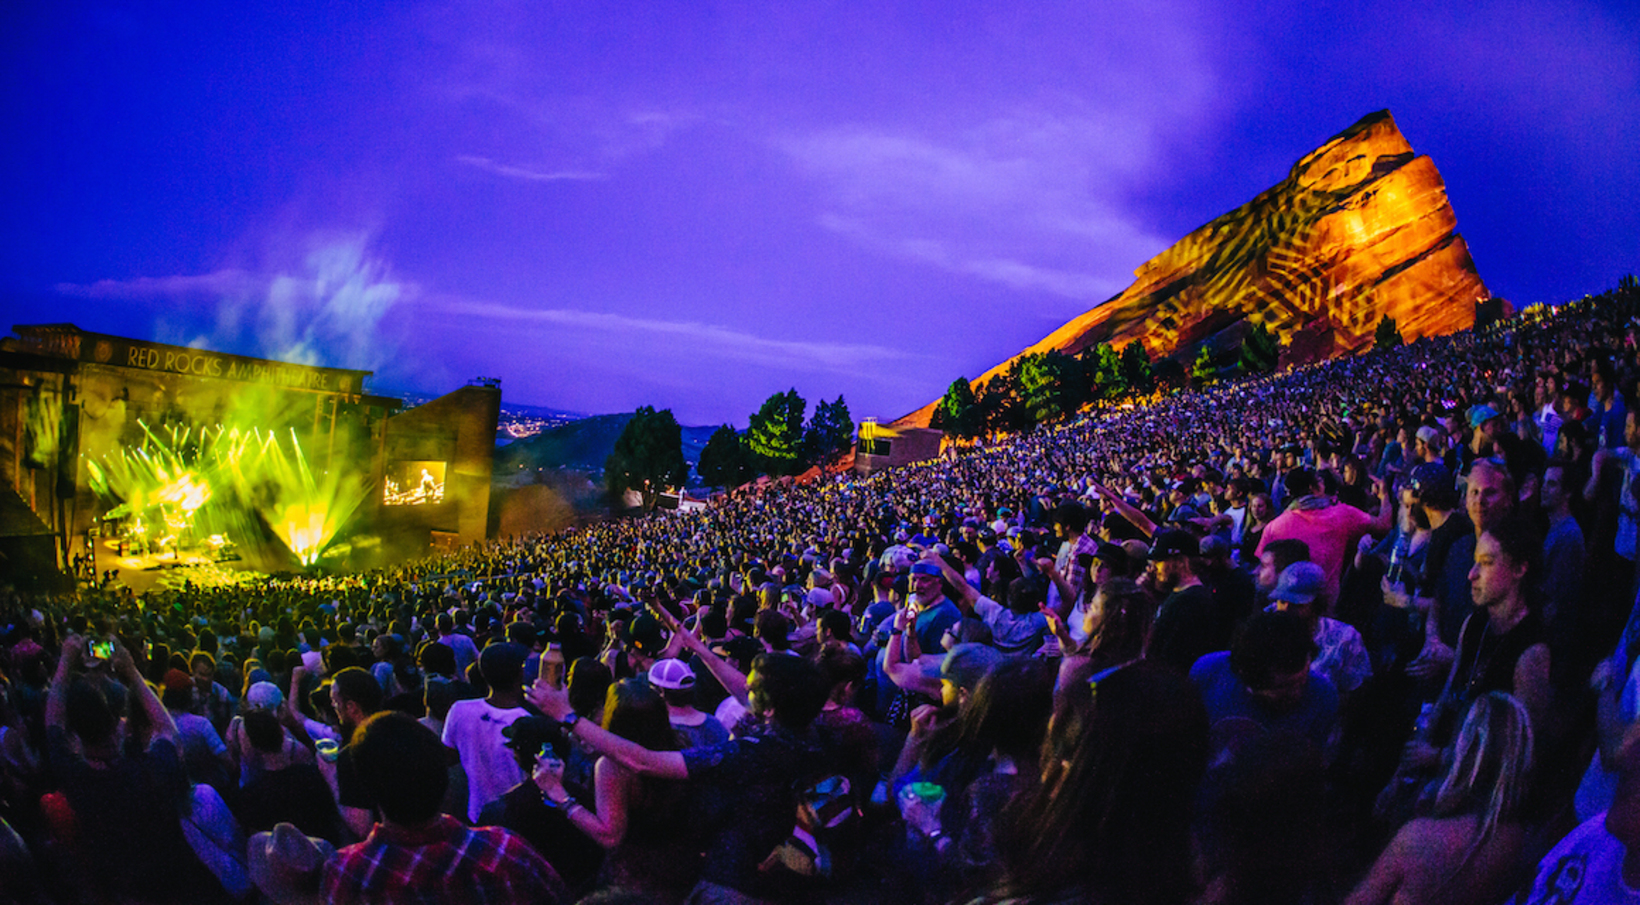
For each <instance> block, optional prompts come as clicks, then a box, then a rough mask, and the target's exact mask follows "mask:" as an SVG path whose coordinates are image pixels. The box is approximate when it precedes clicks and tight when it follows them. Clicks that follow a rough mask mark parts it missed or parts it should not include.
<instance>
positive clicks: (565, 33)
mask: <svg viewBox="0 0 1640 905" xmlns="http://www.w3.org/2000/svg"><path fill="white" fill-rule="evenodd" d="M8 24H10V25H11V26H12V27H10V28H8V29H5V30H4V31H5V35H6V37H5V38H4V39H3V40H5V42H6V45H5V46H6V49H7V51H8V53H6V54H5V55H4V56H5V61H4V62H0V66H3V67H4V69H3V72H4V76H3V79H4V84H5V88H6V90H5V93H4V95H3V97H4V100H3V101H0V103H3V104H4V110H5V114H6V116H7V121H9V122H12V123H14V129H13V133H14V139H13V141H12V142H10V143H8V145H7V147H6V149H5V150H4V151H3V152H0V153H3V154H4V155H5V157H4V161H5V163H6V164H7V167H6V172H7V173H8V179H9V181H10V189H11V191H10V193H9V196H10V197H11V198H12V199H13V203H12V204H10V205H7V206H6V209H5V212H4V214H0V216H4V217H5V218H6V219H5V221H4V222H5V224H6V227H7V234H8V236H10V237H11V241H10V242H8V243H6V245H5V251H4V252H0V255H3V257H0V298H3V299H5V303H4V304H5V306H6V315H7V316H8V317H10V318H11V319H10V320H9V321H8V322H7V323H6V324H5V325H3V326H7V327H9V326H10V325H12V324H27V323H47V322H65V321H67V322H73V323H75V324H77V325H78V326H80V327H81V328H82V329H85V330H88V331H91V332H97V333H107V334H113V335H120V336H129V337H134V338H140V339H147V340H153V341H157V342H166V343H174V344H178V345H191V346H199V347H204V348H210V349H212V350H214V351H218V352H223V353H229V354H239V355H252V356H256V357H264V358H275V359H278V360H285V361H294V362H298V363H311V364H321V365H324V366H327V367H335V368H353V369H360V370H370V371H373V372H375V377H374V379H373V382H372V391H373V392H381V391H382V390H383V388H388V387H391V388H393V392H395V393H402V394H406V395H409V394H426V395H433V396H437V395H441V394H443V393H446V392H449V391H451V390H453V389H455V388H457V387H459V386H462V385H464V384H465V383H466V382H468V381H469V380H470V379H472V378H475V377H477V376H479V375H484V376H490V377H499V378H500V379H501V381H502V383H501V386H502V392H503V400H504V403H505V404H509V405H523V406H531V407H536V408H550V409H555V410H558V411H561V412H565V413H569V414H581V413H587V414H619V413H624V412H630V411H632V410H633V409H635V408H637V407H638V406H640V405H652V406H655V407H656V408H665V409H671V410H672V411H673V412H674V413H675V414H676V416H677V418H678V421H679V422H680V424H686V425H690V426H708V425H714V424H723V423H728V424H731V425H735V426H736V427H737V428H738V427H740V426H741V425H743V424H744V423H745V422H746V420H747V418H748V417H749V416H750V414H751V413H753V412H755V411H756V410H757V408H758V406H759V405H760V404H761V402H762V401H763V400H764V399H766V398H767V397H768V396H770V395H771V394H773V393H777V392H781V391H784V390H786V389H788V388H795V389H796V390H797V391H798V392H799V394H801V395H802V396H804V397H805V398H806V399H808V400H809V401H810V409H811V411H812V408H813V404H814V403H815V402H817V401H819V400H820V399H822V398H823V399H834V398H836V397H837V396H838V395H842V396H844V397H845V399H846V400H847V401H848V403H849V407H850V410H851V413H852V414H853V416H854V418H855V420H856V421H862V420H865V419H866V418H877V419H879V420H882V421H885V422H886V421H890V420H893V419H894V418H898V417H900V416H901V415H904V414H906V413H907V412H911V411H913V410H915V409H916V408H918V407H920V406H922V405H924V404H926V403H927V402H929V401H931V400H933V399H937V398H938V397H939V395H940V393H941V392H943V390H944V389H945V387H946V386H948V385H949V384H950V382H951V381H952V380H953V379H955V378H956V377H958V376H965V377H968V378H970V379H972V378H974V377H977V376H978V375H979V374H980V373H981V372H983V371H984V370H986V369H987V368H989V367H991V366H992V365H995V364H997V363H999V362H1001V361H1003V360H1004V359H1006V358H1008V357H1010V356H1012V355H1014V354H1016V353H1017V352H1018V351H1020V350H1021V349H1023V348H1025V347H1026V346H1028V345H1030V344H1031V343H1034V342H1036V341H1037V340H1039V339H1041V338H1042V337H1044V336H1046V335H1047V334H1048V333H1050V332H1051V331H1052V330H1054V329H1055V328H1057V327H1059V326H1060V325H1062V324H1063V323H1065V322H1066V321H1069V320H1070V319H1072V318H1074V317H1075V316H1077V315H1079V314H1081V313H1083V312H1085V311H1087V310H1089V309H1090V308H1092V307H1094V306H1095V305H1096V304H1098V303H1100V302H1103V301H1105V300H1106V299H1109V298H1110V297H1112V296H1115V295H1116V294H1118V293H1119V292H1121V291H1122V289H1124V288H1125V287H1126V286H1127V285H1129V284H1130V283H1131V282H1132V279H1133V271H1134V270H1135V269H1136V268H1138V267H1139V266H1140V265H1141V264H1143V263H1144V262H1145V261H1147V260H1149V259H1150V258H1151V257H1153V256H1154V255H1156V254H1157V253H1159V252H1161V251H1162V250H1163V249H1165V248H1167V247H1168V246H1170V245H1172V244H1173V243H1174V242H1175V241H1177V240H1178V239H1180V238H1182V237H1183V236H1185V235H1186V234H1188V233H1189V232H1190V231H1192V230H1194V229H1195V228H1197V227H1198V226H1201V225H1203V224H1205V223H1207V222H1209V221H1211V220H1213V219H1214V218H1216V217H1218V216H1219V215H1221V214H1223V213H1225V212H1226V211H1229V210H1232V209H1234V208H1235V207H1237V206H1239V205H1241V204H1242V203H1244V202H1246V201H1247V200H1249V199H1251V198H1252V197H1253V196H1254V195H1256V194H1258V193H1259V192H1262V191H1263V190H1265V189H1266V188H1269V187H1270V186H1272V185H1274V184H1276V183H1277V182H1279V181H1280V180H1281V179H1283V178H1285V177H1286V175H1287V172H1288V170H1289V169H1290V168H1291V166H1292V165H1293V163H1294V162H1296V161H1297V160H1298V159H1299V158H1301V157H1302V156H1304V155H1305V154H1307V153H1309V152H1310V151H1311V150H1313V149H1314V148H1316V147H1318V146H1319V145H1321V144H1322V143H1323V142H1325V141H1326V140H1327V139H1328V138H1329V137H1331V136H1333V135H1335V134H1337V133H1339V132H1341V131H1343V130H1344V129H1346V128H1348V127H1349V126H1350V125H1351V124H1352V123H1354V122H1356V121H1357V120H1359V119H1360V118H1361V117H1363V116H1365V115H1367V114H1369V113H1371V112H1373V111H1376V110H1380V109H1388V110H1389V111H1390V112H1391V114H1392V115H1393V116H1394V117H1395V119H1396V123H1397V125H1398V126H1399V128H1400V129H1401V131H1402V133H1403V134H1404V135H1405V136H1406V138H1407V140H1408V141H1409V142H1410V143H1411V145H1412V147H1413V149H1414V151H1415V152H1417V153H1418V154H1420V155H1425V156H1428V157H1430V158H1431V159H1432V160H1433V162H1434V164H1435V166H1436V168H1437V169H1438V170H1439V171H1440V173H1441V175H1442V177H1443V179H1444V181H1445V183H1446V187H1447V193H1448V196H1449V198H1450V201H1451V204H1452V208H1453V210H1454V212H1455V213H1456V215H1457V223H1458V226H1457V230H1458V232H1459V233H1460V234H1462V235H1463V236H1464V238H1465V240H1466V241H1467V243H1468V246H1469V249H1470V251H1471V253H1472V254H1473V256H1474V259H1475V262H1476V267H1477V270H1478V272H1479V274H1480V276H1481V279H1482V280H1483V281H1485V282H1486V284H1487V287H1488V288H1489V289H1490V290H1491V292H1492V293H1493V294H1494V295H1495V296H1498V297H1503V298H1506V299H1508V300H1510V301H1511V302H1512V303H1514V304H1515V305H1516V307H1517V308H1524V307H1526V306H1528V305H1531V304H1533V303H1537V302H1548V303H1558V302H1561V301H1566V300H1569V299H1573V298H1578V297H1581V296H1582V295H1583V294H1586V293H1596V292H1600V291H1602V290H1604V289H1608V288H1610V287H1612V286H1613V285H1615V284H1616V282H1617V280H1618V279H1619V278H1620V277H1621V276H1623V275H1625V274H1630V273H1634V272H1636V271H1637V270H1640V172H1637V171H1636V170H1635V168H1634V167H1633V166H1632V161H1633V159H1634V158H1635V156H1636V151H1640V9H1636V8H1635V7H1634V6H1633V5H1632V4H1624V3H1617V2H1603V3H1602V2H1587V3H1571V4H1555V5H1553V6H1549V7H1539V6H1536V5H1532V4H1520V3H1506V2H1502V0H1496V2H1486V3H1479V4H1474V5H1471V6H1467V7H1465V8H1463V9H1454V10H1440V9H1428V8H1426V7H1425V6H1422V5H1418V4H1414V3H1410V2H1404V3H1398V4H1394V5H1392V6H1378V7H1373V8H1371V9H1370V10H1367V9H1366V8H1345V9H1342V10H1340V9H1318V8H1312V7H1309V6H1306V5H1303V4H1298V3H1282V4H1253V3H1244V4H1238V5H1232V6H1224V5H1222V4H1209V3H1205V2H1199V0H1185V2H1176V3H1168V4H1162V5H1157V4H1139V3H1130V4H1117V5H1108V6H1102V7H1100V8H1099V9H1087V8H1084V7H1083V6H1082V5H1078V4H1071V3H1061V4H1055V5H1051V6H1045V7H1036V8H1031V9H1028V10H1008V9H992V8H988V7H983V6H980V5H977V4H975V5H969V6H964V7H961V8H945V9H942V10H940V11H939V13H938V14H934V13H930V12H927V11H924V10H922V9H920V8H915V7H895V8H888V9H880V10H873V11H871V12H870V13H861V14H858V15H851V14H848V13H847V12H844V13H839V12H838V10H837V9H836V8H834V7H823V6H819V5H814V4H794V5H790V6H786V7H782V8H780V9H777V10H771V11H758V12H746V11H743V10H739V9H735V8H730V7H691V8H688V9H676V10H673V9H668V10H654V9H635V8H629V7H626V6H621V5H615V4H609V5H603V6H573V7H571V6H560V7H548V8H537V7H533V6H523V5H520V6H508V7H499V8H498V7H493V6H489V5H485V6H477V5H467V4H463V3H461V2H455V3H448V4H441V5H435V4H426V3H415V4H410V5H407V6H403V7H392V8H372V9H354V8H347V9H340V10H338V9H334V8H331V7H328V6H320V5H318V4H304V5H299V6H296V7H290V6H284V7H279V8H277V9H274V8H268V9H247V10H213V9H209V8H205V9H194V8H188V7H170V8H160V9H150V8H137V9H117V8H111V7H98V6H72V7H60V6H53V7H50V8H38V9H28V10H11V11H9V15H8Z"/></svg>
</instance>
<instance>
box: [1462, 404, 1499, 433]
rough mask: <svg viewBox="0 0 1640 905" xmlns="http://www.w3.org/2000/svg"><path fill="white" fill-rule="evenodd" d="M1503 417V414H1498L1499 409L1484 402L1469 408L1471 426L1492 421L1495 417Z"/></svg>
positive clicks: (1478, 425)
mask: <svg viewBox="0 0 1640 905" xmlns="http://www.w3.org/2000/svg"><path fill="white" fill-rule="evenodd" d="M1501 417H1503V416H1501V415H1499V414H1498V410H1497V409H1495V408H1493V407H1491V406H1490V405H1487V404H1486V403H1484V402H1483V403H1481V404H1480V405H1477V406H1475V407H1474V408H1472V409H1470V410H1469V426H1470V427H1480V426H1481V425H1483V424H1485V423H1486V422H1488V421H1491V420H1492V419H1493V418H1501Z"/></svg>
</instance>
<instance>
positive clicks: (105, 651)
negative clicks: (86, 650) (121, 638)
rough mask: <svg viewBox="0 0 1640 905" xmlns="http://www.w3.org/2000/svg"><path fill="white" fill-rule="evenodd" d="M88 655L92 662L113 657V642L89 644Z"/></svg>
mask: <svg viewBox="0 0 1640 905" xmlns="http://www.w3.org/2000/svg"><path fill="white" fill-rule="evenodd" d="M90 648H91V649H90V654H91V659H93V660H107V659H110V658H112V657H113V656H114V642H112V641H93V642H91V644H90Z"/></svg>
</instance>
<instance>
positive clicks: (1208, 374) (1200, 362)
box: [1190, 345, 1219, 386]
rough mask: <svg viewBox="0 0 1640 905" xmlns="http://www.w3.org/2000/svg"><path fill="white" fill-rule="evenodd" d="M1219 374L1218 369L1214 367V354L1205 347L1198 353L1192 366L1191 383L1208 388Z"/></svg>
mask: <svg viewBox="0 0 1640 905" xmlns="http://www.w3.org/2000/svg"><path fill="white" fill-rule="evenodd" d="M1218 373H1219V372H1218V368H1216V367H1214V366H1213V353H1211V352H1209V351H1207V346H1206V345H1203V346H1202V347H1201V348H1200V349H1198V350H1197V351H1196V360H1195V362H1193V363H1192V364H1191V365H1190V382H1191V383H1194V384H1195V385H1196V386H1206V385H1208V384H1210V383H1212V382H1213V381H1214V380H1215V379H1216V378H1217V377H1218Z"/></svg>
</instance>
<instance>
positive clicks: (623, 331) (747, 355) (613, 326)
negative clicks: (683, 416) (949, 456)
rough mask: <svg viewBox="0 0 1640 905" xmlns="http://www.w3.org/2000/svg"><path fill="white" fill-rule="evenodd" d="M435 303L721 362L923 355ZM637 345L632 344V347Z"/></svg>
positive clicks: (809, 363) (552, 311)
mask: <svg viewBox="0 0 1640 905" xmlns="http://www.w3.org/2000/svg"><path fill="white" fill-rule="evenodd" d="M436 307H437V308H438V310H440V311H441V312H442V313H445V314H454V315H460V316H462V317H472V318H482V319H485V320H490V321H506V322H510V323H511V324H514V325H520V324H525V325H528V324H533V325H538V326H542V327H562V328H566V329H569V330H578V331H594V332H600V333H608V334H618V335H627V336H631V335H633V334H643V335H644V336H645V337H647V338H649V339H650V340H664V341H666V342H668V343H671V344H674V345H677V344H687V345H688V346H689V347H690V349H691V350H692V351H697V352H706V353H710V354H711V355H713V356H714V357H716V358H718V359H722V360H728V361H740V362H745V363H748V364H755V365H760V366H780V367H789V368H795V369H798V370H807V371H836V372H844V373H851V372H855V371H856V370H857V369H861V368H864V367H867V366H871V365H881V364H883V363H886V362H903V361H916V360H923V359H925V358H927V356H921V355H915V354H912V353H910V352H907V351H906V350H904V349H896V348H891V347H888V346H876V345H869V344H864V343H838V342H824V341H799V340H779V339H768V338H766V337H761V336H757V335H755V334H752V333H747V332H744V331H741V330H735V329H731V328H728V327H722V326H718V325H716V324H705V323H700V322H698V321H668V320H657V319H653V318H638V317H629V316H627V315H624V314H613V313H609V312H600V311H577V310H574V309H566V308H543V309H533V308H519V307H514V306H510V305H503V304H498V303H494V302H484V301H472V300H463V299H457V300H448V301H444V302H441V303H439V304H438V305H437V306H436ZM640 345H641V344H640V343H634V346H635V347H637V346H640Z"/></svg>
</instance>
